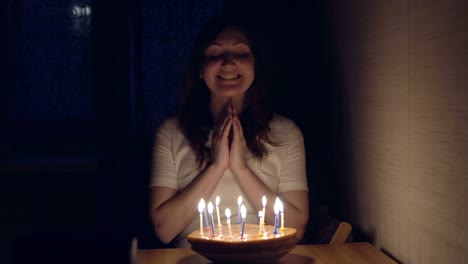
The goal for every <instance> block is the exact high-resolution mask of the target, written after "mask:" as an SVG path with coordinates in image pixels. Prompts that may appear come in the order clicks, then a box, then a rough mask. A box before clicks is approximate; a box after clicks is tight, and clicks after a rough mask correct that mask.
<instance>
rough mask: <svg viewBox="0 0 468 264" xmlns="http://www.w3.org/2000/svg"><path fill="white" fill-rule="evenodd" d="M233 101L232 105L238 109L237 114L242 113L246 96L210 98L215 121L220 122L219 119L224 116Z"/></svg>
mask: <svg viewBox="0 0 468 264" xmlns="http://www.w3.org/2000/svg"><path fill="white" fill-rule="evenodd" d="M230 102H232V106H233V107H234V109H235V110H236V113H237V114H240V113H241V112H242V109H243V105H244V97H243V96H242V97H241V98H238V97H231V98H228V97H223V98H215V97H213V96H212V97H211V99H210V111H211V114H212V115H213V119H214V121H215V123H218V121H219V119H220V118H222V117H223V115H224V113H225V111H227V107H228V105H229V103H230Z"/></svg>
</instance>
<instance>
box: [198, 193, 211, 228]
mask: <svg viewBox="0 0 468 264" xmlns="http://www.w3.org/2000/svg"><path fill="white" fill-rule="evenodd" d="M200 203H201V204H202V205H203V215H204V216H205V223H206V224H205V225H206V229H208V228H209V227H210V222H208V216H207V215H206V207H205V200H203V198H202V199H201V200H200Z"/></svg>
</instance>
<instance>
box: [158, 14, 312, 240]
mask: <svg viewBox="0 0 468 264" xmlns="http://www.w3.org/2000/svg"><path fill="white" fill-rule="evenodd" d="M257 49H258V46H257V43H256V42H255V39H254V38H253V35H252V34H251V32H250V31H249V28H248V27H247V26H246V24H244V23H242V22H241V21H239V20H236V19H233V18H227V17H220V18H216V19H214V20H212V21H211V22H209V23H207V25H206V26H205V27H204V28H203V29H202V31H201V33H200V35H199V38H198V40H197V41H196V43H195V46H194V50H193V52H192V57H191V60H190V63H189V67H188V71H187V73H186V75H185V78H184V85H183V88H184V90H183V98H182V99H183V102H182V109H181V111H180V114H179V115H178V116H177V117H174V118H170V119H168V120H166V121H165V122H163V123H162V125H161V126H160V127H159V129H158V131H157V133H156V135H155V144H154V153H153V154H154V158H153V175H152V178H151V184H150V186H151V208H150V210H151V211H150V213H151V219H152V222H153V224H154V228H155V232H156V235H157V237H158V238H159V239H160V240H161V241H162V242H164V243H169V242H171V241H174V242H175V244H176V246H179V247H189V246H190V245H189V244H188V242H187V241H186V236H187V235H188V234H190V233H191V232H193V231H194V230H197V229H198V228H199V225H200V224H199V218H198V217H197V216H198V210H197V206H198V203H199V201H200V199H201V198H203V199H204V200H205V201H207V202H208V201H212V202H213V203H214V201H215V197H216V196H220V198H221V203H220V211H221V212H220V213H221V215H222V216H224V210H225V208H230V209H231V211H232V212H233V214H234V215H233V217H232V220H233V222H234V221H235V219H236V218H237V216H236V215H235V214H236V213H237V208H238V204H237V202H238V201H237V199H238V197H239V196H242V197H243V204H244V205H245V206H246V208H247V212H248V216H247V220H246V221H247V222H248V223H257V222H258V211H260V210H262V207H263V205H262V196H266V198H267V206H266V214H265V215H266V219H265V222H266V224H273V223H274V213H273V204H274V202H275V199H276V197H279V198H280V199H281V201H282V202H283V204H284V211H285V223H286V226H288V227H293V228H296V229H297V231H298V232H297V234H298V239H301V238H302V236H303V235H304V230H305V227H306V225H307V222H308V216H309V206H308V194H307V192H308V186H307V177H306V168H305V150H304V141H303V136H302V133H301V131H300V130H299V128H298V127H297V126H296V125H295V124H294V122H292V121H291V120H289V119H287V118H285V117H282V116H279V115H276V114H274V113H272V112H271V110H270V109H269V105H268V102H267V101H266V100H267V96H266V92H267V87H266V82H265V76H264V72H263V70H264V69H263V67H262V61H261V56H260V52H259V51H258V50H257ZM222 219H223V220H224V219H225V218H224V217H222ZM223 222H224V221H223Z"/></svg>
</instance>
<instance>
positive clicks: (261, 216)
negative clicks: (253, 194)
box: [258, 211, 263, 235]
mask: <svg viewBox="0 0 468 264" xmlns="http://www.w3.org/2000/svg"><path fill="white" fill-rule="evenodd" d="M258 217H259V218H260V221H259V222H258V234H259V235H262V225H263V211H258Z"/></svg>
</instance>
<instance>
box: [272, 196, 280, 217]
mask: <svg viewBox="0 0 468 264" xmlns="http://www.w3.org/2000/svg"><path fill="white" fill-rule="evenodd" d="M278 202H279V199H278V198H276V202H275V205H273V210H274V211H275V215H277V214H278V213H279V203H278Z"/></svg>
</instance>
